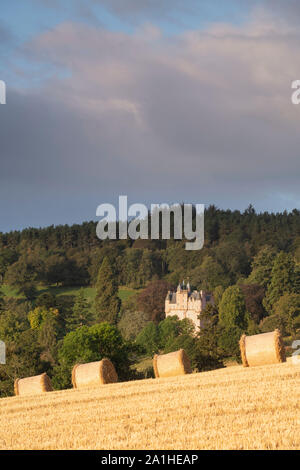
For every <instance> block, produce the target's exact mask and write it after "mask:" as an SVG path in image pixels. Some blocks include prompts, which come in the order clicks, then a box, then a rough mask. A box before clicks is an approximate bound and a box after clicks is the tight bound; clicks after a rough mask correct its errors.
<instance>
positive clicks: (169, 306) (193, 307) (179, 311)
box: [165, 286, 213, 332]
mask: <svg viewBox="0 0 300 470" xmlns="http://www.w3.org/2000/svg"><path fill="white" fill-rule="evenodd" d="M172 294H173V295H174V293H172ZM169 295H171V293H170V292H169V293H168V295H167V298H166V301H165V314H166V317H168V316H174V315H177V316H178V318H179V320H183V319H184V318H189V319H190V320H192V322H193V323H194V325H195V330H196V332H197V331H199V330H200V328H201V326H202V325H201V318H200V319H199V318H198V316H199V315H200V314H201V312H202V311H203V310H204V309H205V307H206V305H207V300H206V297H207V295H210V294H208V293H207V292H204V291H202V290H201V291H200V292H199V293H198V292H197V291H193V292H191V291H190V290H188V289H181V287H180V286H178V288H177V292H176V303H173V302H171V301H170V299H169ZM196 295H197V296H199V297H200V298H199V299H195V298H194V296H196ZM209 302H212V303H213V297H212V296H211V295H210V300H209Z"/></svg>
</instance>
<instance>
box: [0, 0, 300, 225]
mask: <svg viewBox="0 0 300 470" xmlns="http://www.w3.org/2000/svg"><path fill="white" fill-rule="evenodd" d="M299 19H300V3H299V2H298V1H296V0H261V1H259V0H251V1H250V0H249V1H248V0H228V1H224V0H222V1H220V0H218V1H217V0H209V1H208V0H184V1H183V0H172V1H171V0H63V1H62V0H22V1H20V0H1V8H0V80H4V81H5V83H6V87H7V97H6V104H5V105H2V104H1V105H0V214H1V217H0V231H3V232H6V231H11V230H18V229H22V228H25V227H29V226H33V227H40V226H47V225H52V224H54V225H57V224H65V223H69V224H71V223H80V222H82V221H85V220H96V209H97V206H98V205H99V204H102V203H111V204H115V205H116V208H117V203H118V197H119V195H127V196H128V202H129V204H132V203H135V202H138V203H144V204H146V205H148V206H149V205H150V204H152V203H178V202H179V203H180V202H185V203H199V204H205V205H206V206H209V205H210V204H215V205H216V206H217V207H219V208H224V209H227V208H230V209H239V210H245V209H246V208H247V207H248V206H249V204H250V203H251V204H252V205H254V207H255V209H256V210H257V212H261V211H273V212H281V211H284V210H287V211H291V210H293V209H294V208H298V209H299V206H300V204H299V202H300V185H299V176H300V175H299V173H300V159H299V149H300V132H299V128H300V105H299V106H297V105H293V104H292V102H291V95H292V89H291V83H292V81H294V80H296V79H300V55H299V50H300V30H299Z"/></svg>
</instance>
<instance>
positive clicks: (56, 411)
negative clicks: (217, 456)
mask: <svg viewBox="0 0 300 470" xmlns="http://www.w3.org/2000/svg"><path fill="white" fill-rule="evenodd" d="M299 401H300V366H299V365H293V364H292V363H291V362H288V363H284V364H277V365H272V366H266V367H256V368H248V369H244V368H243V367H241V366H237V367H228V368H226V369H219V370H216V371H211V372H204V373H201V374H192V375H187V376H181V377H172V378H167V379H149V380H141V381H136V382H127V383H120V384H111V385H104V386H100V387H99V388H91V389H85V390H83V391H79V390H66V391H61V392H52V393H47V394H44V395H39V396H36V397H34V399H33V398H31V397H13V398H3V399H1V400H0V449H280V448H281V449H299V448H300V434H299V426H300V421H299V413H298V406H299Z"/></svg>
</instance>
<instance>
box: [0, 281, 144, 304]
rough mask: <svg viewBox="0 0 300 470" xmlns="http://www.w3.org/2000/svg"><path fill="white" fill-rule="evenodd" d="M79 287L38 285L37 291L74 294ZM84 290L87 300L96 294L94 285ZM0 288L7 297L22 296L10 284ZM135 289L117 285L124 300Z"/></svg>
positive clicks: (133, 292)
mask: <svg viewBox="0 0 300 470" xmlns="http://www.w3.org/2000/svg"><path fill="white" fill-rule="evenodd" d="M80 289H81V287H77V286H76V287H57V286H50V287H44V286H39V287H38V291H39V294H42V293H44V292H51V293H52V294H54V295H57V296H59V295H76V294H77V293H78V291H79V290H80ZM83 289H84V292H85V297H86V298H87V299H88V300H89V301H93V300H94V299H95V296H96V289H95V288H94V287H83ZM1 290H2V292H3V294H4V295H5V296H7V297H13V298H22V296H21V295H19V294H18V292H17V289H14V288H13V287H11V286H8V285H2V286H1ZM136 292H137V290H135V289H132V288H130V287H126V286H121V287H119V297H120V299H121V300H122V301H123V300H126V299H128V297H130V296H131V295H133V294H135V293H136Z"/></svg>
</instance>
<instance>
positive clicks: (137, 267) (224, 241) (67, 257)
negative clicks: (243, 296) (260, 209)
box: [0, 206, 300, 289]
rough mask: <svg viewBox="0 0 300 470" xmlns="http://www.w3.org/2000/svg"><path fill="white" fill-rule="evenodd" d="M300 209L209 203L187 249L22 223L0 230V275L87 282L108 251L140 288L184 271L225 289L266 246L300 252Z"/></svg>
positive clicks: (91, 228)
mask: <svg viewBox="0 0 300 470" xmlns="http://www.w3.org/2000/svg"><path fill="white" fill-rule="evenodd" d="M299 237H300V212H299V210H296V209H294V210H293V211H292V212H291V213H287V212H283V213H276V214H274V213H268V212H264V213H260V214H257V213H256V212H255V211H254V209H253V208H252V206H249V208H248V209H247V210H246V211H245V212H243V213H241V212H240V211H230V210H226V211H225V210H220V209H217V208H216V207H215V206H210V207H209V208H208V209H206V211H205V245H204V248H203V249H202V250H199V251H186V250H185V249H184V242H181V241H180V242H178V241H174V240H172V239H171V240H166V241H165V240H161V241H150V240H137V241H132V240H130V239H128V240H119V241H113V240H111V241H110V240H106V241H100V240H99V239H98V238H97V236H96V222H85V223H83V224H81V225H71V226H68V225H60V226H56V227H55V226H50V227H47V228H27V229H24V230H22V231H13V232H9V233H0V276H1V279H2V281H3V282H5V283H7V284H10V285H15V286H18V285H19V284H20V283H22V282H34V283H44V284H46V285H49V284H58V285H64V286H68V285H90V284H91V285H92V284H94V282H95V280H96V275H97V272H98V269H99V265H100V264H101V262H102V260H103V258H104V257H105V256H109V258H110V259H111V261H112V262H113V263H114V265H115V268H116V270H117V275H118V282H119V284H121V285H127V286H131V287H143V286H144V285H145V284H146V283H147V282H148V281H149V280H151V279H157V278H166V279H167V280H169V281H170V282H171V283H173V284H176V283H177V282H178V280H179V279H180V278H182V277H187V276H188V277H189V278H190V280H191V281H192V282H193V284H194V285H195V286H200V285H202V286H203V284H205V286H206V287H207V288H209V289H214V288H215V287H216V286H218V285H222V286H223V287H227V286H228V285H230V284H233V283H235V282H237V281H238V280H239V279H240V278H245V277H247V276H249V274H250V272H251V262H252V261H253V258H254V256H255V255H257V253H258V252H259V251H260V249H261V248H262V247H264V246H268V247H269V248H273V249H274V250H275V252H279V251H284V252H286V253H290V254H291V255H292V256H293V257H294V258H295V259H296V261H298V262H299V257H300V238H299Z"/></svg>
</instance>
